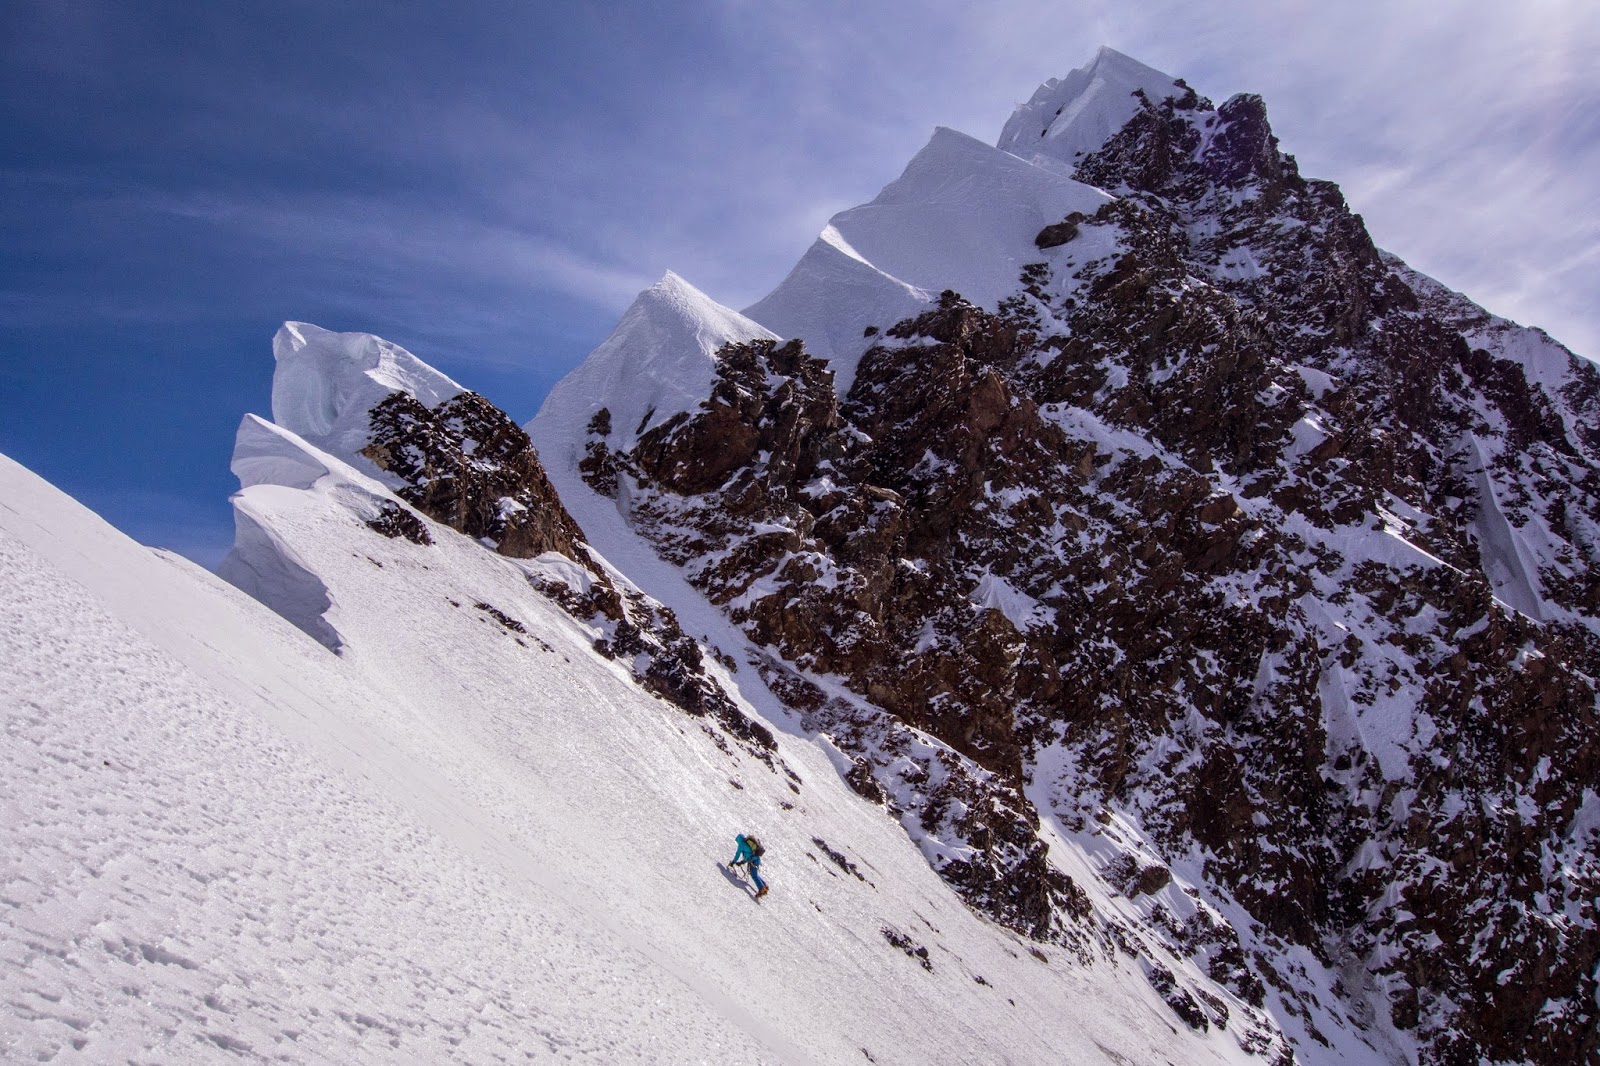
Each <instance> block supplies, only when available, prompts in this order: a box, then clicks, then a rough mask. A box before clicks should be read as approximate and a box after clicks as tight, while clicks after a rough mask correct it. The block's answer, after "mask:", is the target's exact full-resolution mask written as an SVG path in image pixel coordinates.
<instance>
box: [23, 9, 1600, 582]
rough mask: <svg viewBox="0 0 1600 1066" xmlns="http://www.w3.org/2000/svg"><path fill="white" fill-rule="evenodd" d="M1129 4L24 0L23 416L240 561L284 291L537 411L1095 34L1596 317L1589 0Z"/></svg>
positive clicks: (743, 281)
mask: <svg viewBox="0 0 1600 1066" xmlns="http://www.w3.org/2000/svg"><path fill="white" fill-rule="evenodd" d="M1133 6H1134V5H1126V4H1121V3H1111V2H1109V0H1108V2H1104V3H1102V2H1098V0H1092V2H1091V0H1085V2H1081V3H1061V2H1051V3H1033V2H1026V0H996V2H994V3H992V4H985V5H972V4H968V3H954V2H945V0H934V2H929V3H926V4H923V5H917V6H913V5H903V4H899V3H886V2H885V3H875V2H871V0H858V2H855V3H846V2H844V0H814V2H812V3H806V4H800V3H787V2H782V0H773V2H767V3H754V2H746V0H708V2H701V3H694V4H679V3H668V2H665V0H663V2H659V3H648V4H646V3H637V4H616V5H606V6H604V7H601V6H599V5H593V4H564V3H527V2H519V3H512V2H475V3H452V4H448V5H446V4H419V3H399V2H388V3H381V4H380V3H372V4H362V3H338V4H328V3H316V4H312V3H291V2H281V0H280V2H274V3H261V2H259V0H257V2H253V3H235V2H217V0H212V2H208V3H204V4H194V3H158V2H149V0H139V2H91V0H79V2H73V3H63V2H37V3H35V2H17V0H0V247H3V248H4V249H5V251H4V255H3V256H0V411H3V412H4V414H3V415H0V451H3V452H5V453H6V454H9V455H11V456H12V457H13V458H15V459H17V460H18V461H20V462H22V463H24V464H25V465H28V466H30V467H32V468H33V469H34V470H36V471H38V472H39V473H40V474H42V475H43V476H45V477H46V478H48V479H50V480H52V481H54V482H55V483H56V484H58V485H60V486H61V487H62V488H64V489H65V490H67V491H68V492H70V493H72V494H73V495H75V496H77V497H78V498H79V499H81V500H83V501H84V502H85V503H87V504H88V505H89V506H90V507H92V508H94V509H96V510H98V511H100V512H101V513H102V514H104V515H105V516H106V517H107V518H108V519H109V520H111V521H112V522H114V523H115V524H117V525H119V526H121V527H122V528H123V529H125V530H127V531H128V532H129V533H131V534H132V535H133V536H135V537H137V538H139V539H141V540H144V541H146V542H150V543H157V544H161V545H164V546H169V547H173V548H176V549H178V550H180V551H183V552H185V553H186V554H189V555H191V556H192V557H194V558H197V559H200V560H201V561H204V562H207V563H214V562H215V561H216V560H217V559H218V558H220V556H221V554H222V552H223V551H224V550H225V549H226V546H227V544H228V543H229V541H230V540H231V535H232V534H231V518H230V515H229V510H228V506H227V497H228V494H229V493H230V492H231V491H233V489H234V488H235V487H236V483H235V482H234V480H233V478H232V476H231V475H230V474H229V472H228V469H227V466H228V457H229V453H230V451H231V448H232V437H233V431H234V429H235V427H236V426H237V424H238V421H239V418H240V416H241V415H242V414H243V413H244V412H246V411H256V412H259V413H267V410H268V406H269V402H270V400H269V397H270V381H271V374H272V357H271V350H270V341H271V337H272V334H273V332H274V330H275V329H276V328H277V326H278V324H279V323H280V322H282V321H283V320H284V319H288V318H295V319H304V320H307V321H311V322H315V323H317V324H319V325H322V326H325V327H328V328H331V329H359V330H366V331H370V332H374V333H379V334H381V335H383V336H385V337H388V338H390V339H391V340H394V341H397V342H399V343H400V344H403V345H405V346H406V347H408V348H411V349H412V350H413V351H415V352H416V353H417V354H418V355H420V356H422V357H423V358H424V359H427V360H428V361H429V362H432V363H434V364H435V365H437V366H439V367H440V368H441V369H443V370H444V371H446V372H447V373H449V374H451V375H452V376H453V377H455V378H456V379H457V380H459V381H461V382H462V383H463V384H465V385H467V386H468V387H470V388H473V389H476V390H478V391H480V392H482V393H484V394H485V395H487V396H488V397H489V398H490V399H492V400H494V401H495V402H496V403H498V404H500V405H501V406H502V407H504V408H505V409H506V410H507V411H509V412H510V413H511V414H512V415H513V416H514V417H516V418H518V419H519V420H522V419H527V418H529V417H531V416H532V415H533V413H534V412H535V411H536V410H537V407H538V404H539V402H540V400H541V399H542V398H543V396H544V394H545V392H546V391H547V390H548V388H549V387H550V385H551V384H552V383H553V382H554V381H555V380H557V379H558V378H559V377H560V376H561V375H562V374H564V373H566V371H567V370H569V369H570V368H571V367H572V366H573V365H575V363H576V362H577V361H578V360H579V359H580V358H581V357H582V356H583V355H584V354H585V353H586V352H587V351H588V350H589V349H590V348H592V347H593V346H594V345H595V344H596V343H598V342H599V341H600V340H601V339H602V338H603V337H604V335H605V334H606V332H607V331H608V330H609V329H610V327H611V325H612V324H613V323H614V322H615V320H616V318H617V316H618V314H619V313H620V312H621V310H622V309H623V308H624V307H625V306H626V305H627V303H628V301H629V300H630V299H631V297H632V295H633V294H634V293H635V292H637V291H638V289H640V288H642V287H644V286H645V285H648V284H650V283H651V282H652V281H654V280H655V279H656V278H657V277H658V276H659V275H660V274H661V273H662V272H663V271H664V270H666V269H669V268H670V269H674V270H676V271H678V272H679V273H681V274H683V275H684V276H685V277H687V278H688V279H689V280H690V281H692V282H694V283H695V284H697V285H699V286H700V287H701V288H703V289H705V290H706V291H707V292H708V293H709V294H710V295H712V296H713V297H715V298H717V299H719V300H721V301H722V302H724V303H727V304H729V305H731V306H735V307H739V306H743V305H745V304H747V303H749V302H751V301H753V300H755V299H757V298H758V297H760V296H761V295H762V294H764V293H765V292H766V291H767V290H768V289H770V288H771V287H772V286H773V285H775V284H776V283H777V282H778V281H779V280H780V279H781V278H782V276H783V274H784V273H785V271H786V270H787V269H788V267H789V266H790V265H792V263H793V262H794V260H795V259H797V258H798V256H799V255H800V253H801V252H802V251H803V250H804V248H805V246H806V245H807V244H808V243H809V242H810V240H811V239H812V237H813V236H814V235H815V233H816V232H817V230H818V229H819V228H820V227H821V225H822V224H823V223H824V221H825V220H826V219H827V217H828V216H829V215H830V214H832V213H833V212H835V211H837V210H840V209H841V208H844V207H847V206H850V205H852V204H854V203H859V202H861V201H863V200H866V199H868V198H870V197H871V196H872V195H873V194H874V193H875V192H876V191H877V189H878V188H879V187H881V186H882V185H883V184H884V183H885V182H887V181H889V180H891V179H892V178H893V177H895V175H896V174H898V172H899V170H900V168H901V167H902V166H903V165H904V163H905V162H906V161H907V160H908V159H909V158H910V156H911V155H912V154H913V153H914V152H915V151H916V150H917V149H918V148H919V147H921V145H922V144H923V143H924V141H925V140H926V138H927V136H928V133H929V132H930V130H931V129H932V127H933V126H934V125H936V124H943V125H950V126H953V127H955V128H958V129H963V130H965V131H967V132H969V133H972V134H974V135H975V136H979V137H983V138H985V139H989V140H992V139H993V137H994V136H995V134H996V133H997V132H998V130H999V128H1000V126H1001V124H1002V123H1003V122H1004V120H1005V118H1006V117H1007V115H1008V114H1009V112H1010V110H1011V108H1012V106H1014V105H1015V104H1016V103H1018V102H1020V101H1021V100H1023V99H1025V98H1026V97H1027V96H1028V95H1029V94H1030V93H1031V92H1032V90H1033V88H1034V86H1035V85H1036V84H1037V83H1038V82H1039V81H1041V80H1043V79H1044V78H1046V77H1051V76H1059V75H1062V74H1064V73H1065V72H1066V71H1068V70H1070V69H1071V68H1073V67H1075V66H1079V65H1081V64H1082V63H1084V62H1086V61H1087V60H1088V59H1089V58H1090V56H1091V55H1092V54H1093V51H1094V48H1095V47H1096V46H1097V45H1098V44H1100V43H1110V44H1112V45H1113V46H1115V47H1118V48H1121V49H1122V50H1124V51H1127V52H1129V53H1130V54H1132V55H1135V56H1137V57H1138V58H1141V59H1143V60H1145V61H1146V62H1149V63H1151V64H1152V65H1155V66H1158V67H1160V68H1162V69H1164V70H1167V71H1168V72H1170V73H1173V74H1177V75H1182V76H1184V77H1186V78H1187V79H1188V80H1189V81H1190V82H1191V83H1193V84H1194V85H1196V86H1197V88H1199V89H1200V90H1201V91H1202V92H1205V93H1207V94H1208V95H1211V96H1212V97H1213V98H1215V99H1217V100H1221V99H1223V98H1224V97H1226V96H1227V95H1229V94H1230V93H1232V92H1235V91H1241V90H1251V91H1259V92H1261V93H1262V94H1263V95H1264V96H1265V97H1266V99H1267V103H1268V107H1269V110H1270V111H1271V113H1272V116H1273V120H1274V125H1275V128H1276V130H1277V132H1278V134H1279V136H1280V137H1281V138H1282V139H1283V142H1284V147H1285V148H1286V149H1287V150H1289V151H1293V152H1295V153H1296V154H1297V156H1298V157H1299V159H1300V161H1301V166H1302V169H1303V170H1304V171H1305V172H1306V173H1308V174H1311V175H1314V176H1319V177H1329V178H1333V179H1334V180H1338V181H1340V182H1342V183H1343V184H1344V185H1345V189H1346V193H1347V195H1348V196H1349V198H1350V200H1351V202H1352V204H1353V205H1354V206H1355V208H1356V209H1357V210H1359V211H1362V212H1363V213H1364V214H1365V215H1366V217H1367V220H1368V222H1369V225H1371V227H1372V229H1373V232H1374V235H1375V236H1376V238H1377V240H1378V242H1379V243H1380V244H1381V245H1384V246H1385V247H1388V248H1391V249H1392V250H1394V251H1396V252H1398V253H1400V254H1401V255H1403V256H1405V257H1407V258H1408V259H1409V260H1410V261H1412V263H1413V264H1414V265H1416V266H1418V267H1419V268H1421V269H1423V270H1426V271H1428V272H1430V273H1433V274H1435V276H1438V277H1440V278H1441V280H1445V281H1446V282H1447V283H1450V284H1452V285H1454V286H1456V287H1458V288H1462V289H1464V290H1465V291H1467V292H1468V293H1469V294H1470V295H1473V296H1474V297H1475V298H1478V299H1479V300H1480V301H1482V302H1484V303H1485V304H1487V305H1488V306H1490V307H1491V309H1494V310H1498V311H1501V312H1503V313H1507V314H1511V315H1513V316H1514V317H1520V318H1523V319H1524V320H1531V321H1534V322H1536V323H1538V324H1541V325H1545V326H1547V327H1549V328H1551V329H1552V331H1553V332H1555V333H1556V335H1557V336H1558V337H1560V338H1561V339H1564V340H1567V341H1568V342H1569V343H1571V344H1573V345H1574V346H1576V347H1578V348H1579V349H1580V350H1585V351H1587V352H1588V353H1589V354H1594V353H1595V352H1596V351H1597V350H1600V343H1597V342H1600V311H1597V309H1596V308H1594V307H1593V306H1592V295H1593V293H1594V292H1596V291H1600V261H1597V259H1596V248H1597V247H1600V222H1597V221H1596V219H1595V215H1596V213H1595V212H1594V211H1593V210H1592V207H1593V203H1592V201H1593V188H1594V186H1593V178H1592V175H1593V174H1594V173H1595V172H1596V170H1595V168H1596V167H1597V166H1600V151H1597V142H1600V132H1597V130H1596V128H1595V116H1596V115H1600V94H1597V93H1600V91H1597V89H1596V87H1595V84H1594V79H1593V78H1592V77H1591V76H1589V75H1588V74H1587V73H1586V72H1587V71H1591V70H1592V66H1591V64H1592V56H1593V54H1594V48H1595V47H1597V46H1600V19H1597V18H1596V16H1595V15H1594V14H1592V13H1591V11H1590V9H1591V7H1595V6H1596V5H1589V4H1578V3H1574V4H1572V5H1570V6H1565V5H1561V4H1545V5H1543V6H1541V7H1540V10H1539V11H1538V12H1537V13H1535V15H1529V16H1520V15H1516V14H1513V13H1507V12H1505V11H1502V10H1501V8H1502V7H1503V6H1504V5H1497V4H1494V3H1489V2H1487V0H1485V2H1483V3H1464V4H1463V5H1462V8H1461V12H1460V13H1459V14H1460V15H1461V16H1462V17H1459V18H1457V19H1455V20H1452V21H1450V22H1448V23H1447V24H1445V23H1441V22H1440V20H1439V19H1438V17H1437V16H1436V15H1433V14H1429V13H1406V12H1395V11H1393V10H1392V9H1393V8H1394V7H1397V6H1399V5H1386V4H1381V3H1378V2H1377V0H1370V2H1368V0H1362V2H1359V3H1353V4H1350V5H1338V6H1337V10H1331V9H1329V5H1317V6H1316V8H1312V7H1309V6H1302V5H1296V4H1285V3H1281V2H1278V0H1252V2H1240V3H1235V4H1228V3H1222V4H1213V5H1207V6H1206V7H1205V9H1204V11H1199V10H1198V9H1196V8H1195V7H1194V5H1189V4H1185V3H1179V2H1177V0H1153V2H1152V3H1149V4H1145V5H1137V7H1138V11H1130V10H1128V9H1129V8H1130V7H1133ZM1552 13H1553V14H1552ZM1467 16H1472V17H1467ZM1575 220H1576V221H1575Z"/></svg>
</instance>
